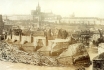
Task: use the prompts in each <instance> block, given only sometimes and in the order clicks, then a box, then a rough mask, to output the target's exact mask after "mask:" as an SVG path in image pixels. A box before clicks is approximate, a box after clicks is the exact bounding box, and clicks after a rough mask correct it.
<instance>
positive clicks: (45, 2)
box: [0, 0, 104, 18]
mask: <svg viewBox="0 0 104 70" xmlns="http://www.w3.org/2000/svg"><path fill="white" fill-rule="evenodd" d="M38 2H39V4H40V6H41V10H42V11H43V12H44V11H45V12H49V11H52V12H53V13H55V14H58V15H62V16H70V15H71V14H72V13H75V16H76V17H103V18H104V0H0V14H3V15H8V14H31V10H35V9H36V6H37V4H38Z"/></svg>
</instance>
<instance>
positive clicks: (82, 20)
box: [3, 3, 104, 25]
mask: <svg viewBox="0 0 104 70" xmlns="http://www.w3.org/2000/svg"><path fill="white" fill-rule="evenodd" d="M7 18H8V19H9V20H13V21H19V20H24V21H25V20H29V21H35V22H38V20H39V21H40V22H42V23H67V24H98V25H102V24H103V22H104V19H103V18H98V17H75V15H74V16H71V17H61V16H60V15H56V14H54V13H52V12H47V13H46V12H42V11H41V7H40V5H39V3H38V5H37V7H36V9H35V10H31V15H6V16H3V20H6V19H7Z"/></svg>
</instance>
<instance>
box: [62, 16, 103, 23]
mask: <svg viewBox="0 0 104 70" xmlns="http://www.w3.org/2000/svg"><path fill="white" fill-rule="evenodd" d="M60 22H61V23H68V24H89V25H91V24H102V23H103V22H104V20H102V19H100V18H97V17H63V18H62V19H61V21H60Z"/></svg>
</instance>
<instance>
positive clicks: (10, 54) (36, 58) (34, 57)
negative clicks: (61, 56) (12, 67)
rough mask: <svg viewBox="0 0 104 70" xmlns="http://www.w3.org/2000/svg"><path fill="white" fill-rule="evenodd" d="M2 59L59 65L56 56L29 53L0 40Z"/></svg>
mask: <svg viewBox="0 0 104 70" xmlns="http://www.w3.org/2000/svg"><path fill="white" fill-rule="evenodd" d="M0 60H2V61H10V62H15V63H25V64H33V65H39V66H41V65H42V66H43V65H44V66H57V60H56V59H55V58H52V57H49V56H42V55H41V54H39V53H37V52H35V53H27V52H24V51H21V50H19V49H18V48H17V47H16V46H10V45H8V44H7V43H5V42H0Z"/></svg>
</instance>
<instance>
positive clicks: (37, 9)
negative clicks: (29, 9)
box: [36, 2, 41, 14]
mask: <svg viewBox="0 0 104 70" xmlns="http://www.w3.org/2000/svg"><path fill="white" fill-rule="evenodd" d="M36 12H37V14H40V12H41V7H40V6H39V2H38V6H37V7H36Z"/></svg>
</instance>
